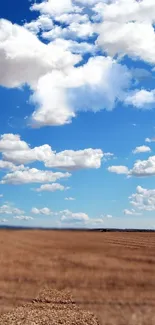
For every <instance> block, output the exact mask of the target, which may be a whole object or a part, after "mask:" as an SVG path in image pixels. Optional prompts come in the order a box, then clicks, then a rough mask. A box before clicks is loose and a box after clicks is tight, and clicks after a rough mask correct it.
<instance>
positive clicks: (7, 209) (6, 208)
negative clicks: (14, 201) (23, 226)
mask: <svg viewBox="0 0 155 325" xmlns="http://www.w3.org/2000/svg"><path fill="white" fill-rule="evenodd" d="M23 213H24V211H23V210H20V209H18V208H15V207H13V206H10V205H8V204H4V205H2V206H0V214H18V215H20V214H23Z"/></svg>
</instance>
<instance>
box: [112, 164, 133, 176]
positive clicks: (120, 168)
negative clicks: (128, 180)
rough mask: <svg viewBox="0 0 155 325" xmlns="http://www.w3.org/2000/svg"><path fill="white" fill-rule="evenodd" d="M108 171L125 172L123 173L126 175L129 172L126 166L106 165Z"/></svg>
mask: <svg viewBox="0 0 155 325" xmlns="http://www.w3.org/2000/svg"><path fill="white" fill-rule="evenodd" d="M108 171H109V172H111V173H116V174H125V175H127V174H128V172H129V170H128V167H126V166H110V167H108Z"/></svg>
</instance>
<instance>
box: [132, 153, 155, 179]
mask: <svg viewBox="0 0 155 325" xmlns="http://www.w3.org/2000/svg"><path fill="white" fill-rule="evenodd" d="M129 174H130V175H131V176H136V177H145V176H154V175H155V156H150V157H149V158H148V159H147V160H137V161H136V162H135V164H134V166H133V168H132V169H131V170H130V173H129Z"/></svg>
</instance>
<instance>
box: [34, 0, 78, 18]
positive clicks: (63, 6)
mask: <svg viewBox="0 0 155 325" xmlns="http://www.w3.org/2000/svg"><path fill="white" fill-rule="evenodd" d="M75 9H76V8H75ZM75 9H74V7H73V4H72V0H61V1H53V0H47V1H42V2H41V3H34V4H32V6H31V10H32V11H39V12H40V13H43V14H50V15H51V16H52V15H53V16H55V15H60V14H63V13H64V12H71V11H73V10H75Z"/></svg>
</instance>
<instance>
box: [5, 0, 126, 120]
mask: <svg viewBox="0 0 155 325" xmlns="http://www.w3.org/2000/svg"><path fill="white" fill-rule="evenodd" d="M38 5H39V4H38ZM71 26H72V29H73V31H74V32H75V34H76V33H77V32H79V33H81V34H80V35H87V36H88V34H90V33H92V32H93V31H91V29H92V24H91V23H90V22H87V23H84V24H82V25H81V24H79V23H72V24H71V25H70V28H71ZM56 28H61V27H60V26H57V27H56ZM52 31H53V29H52ZM47 33H48V32H47ZM49 33H50V32H49ZM44 34H45V33H44ZM57 37H58V35H57ZM71 46H73V47H74V46H75V44H73V43H72V44H71ZM80 46H82V45H80ZM84 46H85V48H86V47H87V48H88V47H90V45H86V44H85V45H84ZM80 51H83V50H80ZM76 52H78V51H76ZM81 60H82V57H81V55H79V54H78V55H77V54H74V53H71V47H69V48H66V49H65V48H64V45H62V46H60V44H59V45H57V44H56V43H54V42H53V43H52V42H49V43H48V44H45V43H43V42H41V41H40V40H39V39H38V38H37V36H36V35H34V34H33V33H32V32H30V31H29V30H27V29H26V28H25V27H23V26H19V25H16V24H14V25H13V24H12V23H11V22H9V21H6V20H0V64H1V67H2V69H1V73H0V84H1V85H2V86H5V87H9V88H15V87H21V86H23V85H25V84H28V85H29V86H30V88H31V90H32V91H33V95H32V96H31V102H32V103H34V104H35V105H36V109H35V111H34V113H33V114H32V121H31V124H32V125H34V124H35V125H37V126H45V125H63V124H67V123H71V120H72V118H74V117H75V116H76V112H77V110H78V111H80V110H82V109H83V108H84V110H92V111H98V110H101V109H112V108H113V107H114V106H115V102H116V101H117V100H121V97H122V94H123V92H124V90H125V89H126V88H127V87H128V86H129V84H130V82H131V78H132V77H131V74H130V73H129V71H128V70H127V68H126V67H125V66H122V65H121V64H119V63H117V62H116V61H115V60H113V59H112V58H109V57H97V56H96V57H93V58H90V59H89V61H88V62H87V63H86V64H84V65H81V66H78V67H75V65H76V64H77V63H79V62H80V61H81ZM116 79H117V84H116V83H115V80H116ZM80 94H81V96H79V95H80ZM85 94H86V95H85ZM77 98H78V100H79V98H81V100H80V102H79V107H77ZM86 98H87V100H88V102H87V100H86ZM103 103H104V106H103Z"/></svg>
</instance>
